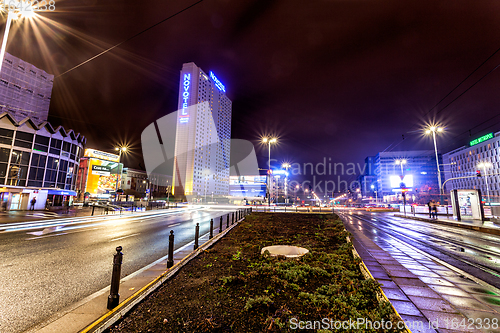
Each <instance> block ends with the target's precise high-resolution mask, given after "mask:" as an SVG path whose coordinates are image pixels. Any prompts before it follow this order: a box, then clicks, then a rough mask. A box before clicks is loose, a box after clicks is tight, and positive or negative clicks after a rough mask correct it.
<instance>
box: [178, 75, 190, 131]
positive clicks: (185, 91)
mask: <svg viewBox="0 0 500 333" xmlns="http://www.w3.org/2000/svg"><path fill="white" fill-rule="evenodd" d="M190 89H191V73H186V74H184V77H183V78H182V108H181V114H180V115H179V123H181V124H185V123H187V122H188V121H189V114H188V112H187V107H188V99H189V91H190Z"/></svg>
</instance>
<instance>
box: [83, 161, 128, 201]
mask: <svg viewBox="0 0 500 333" xmlns="http://www.w3.org/2000/svg"><path fill="white" fill-rule="evenodd" d="M122 167H123V165H122V164H121V163H116V162H111V161H104V160H102V159H97V158H89V165H88V168H89V172H88V175H87V187H86V189H85V191H86V192H89V193H90V195H91V196H97V195H100V194H108V193H110V192H114V191H116V184H117V181H118V182H120V181H121V179H120V174H121V170H122Z"/></svg>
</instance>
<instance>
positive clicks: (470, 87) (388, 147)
mask: <svg viewBox="0 0 500 333" xmlns="http://www.w3.org/2000/svg"><path fill="white" fill-rule="evenodd" d="M499 51H500V48H498V49H496V50H495V51H494V52H493V53H492V54H491V55H490V56H489V57H488V58H486V59H485V60H484V61H483V62H481V64H480V65H479V66H477V67H476V68H475V69H474V70H473V71H472V72H471V73H470V74H469V75H467V76H466V77H465V78H464V79H463V80H461V81H460V83H458V84H457V85H456V86H455V87H454V88H453V89H452V90H451V91H450V92H449V93H447V94H446V95H445V96H444V97H443V98H441V99H440V100H439V101H438V102H437V103H436V104H435V105H434V106H433V107H432V108H430V109H429V111H427V113H426V114H425V115H424V116H427V115H429V114H430V113H431V112H432V110H434V109H435V108H436V107H437V106H438V105H439V104H441V103H442V102H443V101H444V100H445V99H446V98H448V97H449V96H450V95H451V94H452V93H453V92H455V90H457V89H458V88H459V87H460V86H461V85H462V84H463V83H464V82H465V81H467V80H468V79H469V78H470V77H471V76H472V75H473V74H474V73H476V72H477V71H478V70H479V69H480V68H481V67H483V66H484V64H486V63H487V62H488V61H489V60H490V59H491V58H493V57H494V56H495V55H496V54H497V53H498V52H499ZM498 67H500V64H498V65H497V66H495V67H494V68H493V69H491V70H490V71H488V72H487V73H486V74H485V75H483V76H482V77H481V78H479V79H478V80H476V82H474V83H473V84H472V85H470V86H469V87H468V88H467V89H466V90H465V91H463V92H462V93H461V94H459V95H458V96H457V97H456V98H454V99H453V100H452V101H451V102H450V103H448V104H447V105H446V106H444V107H443V108H442V109H440V110H439V111H437V112H436V114H439V113H441V112H442V111H444V110H445V109H446V108H448V107H449V106H450V105H451V104H452V103H454V102H455V101H456V100H458V99H459V98H460V97H462V96H463V95H464V94H465V93H467V92H468V91H469V90H470V89H472V88H473V87H474V86H475V85H476V84H478V83H479V82H480V81H482V80H483V79H484V78H486V77H487V76H488V75H490V74H491V73H492V72H494V71H495V70H496V69H497V68H498ZM416 125H417V124H416V123H414V124H413V125H412V126H411V127H410V129H409V130H408V131H407V132H405V134H407V133H410V132H411V129H413V128H414V127H415V126H416ZM403 141H404V138H403V140H399V142H398V141H397V140H394V141H393V142H392V143H391V144H389V146H387V147H386V148H385V149H384V150H383V152H385V151H387V150H389V149H391V150H392V149H394V148H395V147H397V146H398V145H400V144H401V143H402V142H403ZM396 142H398V143H397V144H395V143H396Z"/></svg>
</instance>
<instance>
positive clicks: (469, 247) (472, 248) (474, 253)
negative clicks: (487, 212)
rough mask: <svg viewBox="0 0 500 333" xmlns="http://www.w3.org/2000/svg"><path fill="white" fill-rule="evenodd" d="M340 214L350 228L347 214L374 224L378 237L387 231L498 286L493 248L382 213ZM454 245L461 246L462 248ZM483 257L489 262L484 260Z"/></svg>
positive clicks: (499, 259) (499, 269) (499, 271)
mask: <svg viewBox="0 0 500 333" xmlns="http://www.w3.org/2000/svg"><path fill="white" fill-rule="evenodd" d="M339 215H340V216H341V217H342V218H343V220H344V222H345V223H346V224H347V225H349V224H350V225H351V226H352V227H353V228H354V227H355V226H354V224H351V223H350V222H349V221H348V220H349V217H350V218H352V219H356V220H358V221H360V222H361V223H365V224H367V225H369V226H370V227H371V228H375V229H376V230H377V237H383V236H384V235H386V236H388V237H390V238H392V239H396V240H397V241H399V242H401V243H403V244H405V245H407V246H410V247H413V248H415V249H417V250H418V251H419V252H422V253H424V254H426V255H427V256H429V257H431V259H434V260H436V261H439V262H441V263H446V264H447V265H449V266H451V267H450V268H455V270H456V271H459V272H461V273H465V274H466V275H469V276H471V277H474V278H475V279H476V280H479V281H476V282H479V283H481V282H482V283H481V284H486V285H490V286H493V287H496V288H499V289H500V265H499V264H497V263H499V262H500V256H499V254H498V253H497V252H495V251H493V250H490V249H485V248H482V247H480V246H477V245H473V244H468V243H467V242H464V241H459V240H456V239H450V237H445V236H437V235H434V234H431V233H430V232H429V231H424V230H422V228H425V226H422V225H418V226H416V225H415V224H411V225H412V226H413V228H411V229H410V227H406V226H404V224H401V223H396V221H398V220H396V219H393V218H388V217H384V216H376V218H373V216H372V215H370V216H366V214H346V213H340V214H339ZM398 222H401V221H398ZM415 227H418V228H415ZM448 228H449V227H448ZM348 229H349V228H348ZM405 231H406V232H405ZM434 231H435V230H434ZM368 232H369V231H368V230H367V229H366V228H365V230H364V233H365V234H366V235H367V236H370V235H369V234H367V233H368ZM372 232H373V229H372ZM458 232H459V231H457V233H458ZM469 233H470V231H469ZM462 236H463V235H462ZM465 237H469V238H475V239H480V240H482V239H481V238H480V236H478V237H476V236H475V235H474V236H473V237H472V236H465ZM488 242H493V240H492V239H491V237H490V238H489V239H488ZM499 245H500V244H499ZM499 248H500V247H499ZM457 249H463V251H461V250H457ZM478 258H480V259H478ZM486 259H488V260H489V261H490V262H486V261H485V260H486Z"/></svg>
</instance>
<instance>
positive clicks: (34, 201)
mask: <svg viewBox="0 0 500 333" xmlns="http://www.w3.org/2000/svg"><path fill="white" fill-rule="evenodd" d="M35 204H36V198H33V199H31V210H35Z"/></svg>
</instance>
